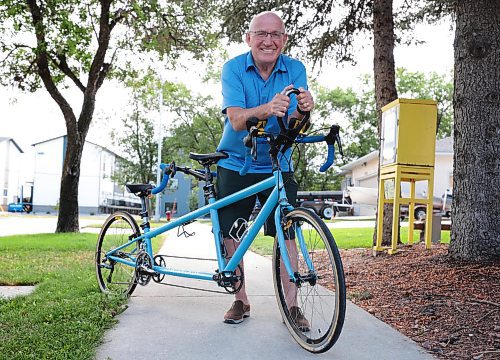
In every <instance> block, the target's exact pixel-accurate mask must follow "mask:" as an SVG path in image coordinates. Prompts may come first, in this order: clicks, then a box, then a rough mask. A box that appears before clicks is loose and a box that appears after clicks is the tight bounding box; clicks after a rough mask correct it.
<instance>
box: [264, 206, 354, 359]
mask: <svg viewBox="0 0 500 360" xmlns="http://www.w3.org/2000/svg"><path fill="white" fill-rule="evenodd" d="M283 223H284V224H285V226H284V232H285V238H291V239H293V240H286V243H287V251H288V256H289V259H290V262H291V264H292V268H293V269H294V272H295V273H296V274H298V276H299V278H300V279H301V280H300V281H299V282H298V283H293V282H291V281H290V278H289V276H288V273H287V271H286V269H285V266H284V263H283V262H282V259H281V252H280V247H279V244H278V241H277V240H275V242H274V251H273V275H274V276H273V278H274V289H275V292H276V298H277V301H278V307H279V309H280V312H281V315H282V317H283V322H284V323H285V325H286V326H287V328H288V330H289V331H290V333H291V334H292V337H293V338H294V339H295V341H297V342H298V343H299V345H300V346H302V347H303V348H304V349H306V350H308V351H310V352H313V353H322V352H325V351H327V350H328V349H330V348H331V347H332V346H333V344H335V342H336V341H337V339H338V338H339V336H340V333H341V331H342V326H343V324H344V317H345V309H346V289H345V281H344V272H343V268H342V262H341V259H340V254H339V252H338V249H337V246H336V244H335V241H334V239H333V236H332V234H331V232H330V230H329V229H328V227H327V226H326V224H325V223H324V222H323V221H322V220H321V219H320V218H319V217H318V216H317V215H316V214H315V213H313V212H312V211H309V210H308V209H305V208H297V209H294V210H292V211H290V212H289V213H288V214H287V215H286V216H285V218H284V221H283Z"/></svg>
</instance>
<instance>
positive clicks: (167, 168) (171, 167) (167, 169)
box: [151, 162, 175, 195]
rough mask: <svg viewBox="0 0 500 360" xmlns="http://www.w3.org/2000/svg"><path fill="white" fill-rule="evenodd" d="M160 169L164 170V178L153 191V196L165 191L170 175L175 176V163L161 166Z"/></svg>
mask: <svg viewBox="0 0 500 360" xmlns="http://www.w3.org/2000/svg"><path fill="white" fill-rule="evenodd" d="M160 169H161V170H163V178H162V179H161V183H160V184H159V185H158V186H157V187H155V188H153V189H151V194H152V195H156V194H158V193H159V192H162V191H163V190H164V189H165V187H166V186H167V183H168V179H169V178H170V174H172V176H173V175H174V174H175V162H172V164H160Z"/></svg>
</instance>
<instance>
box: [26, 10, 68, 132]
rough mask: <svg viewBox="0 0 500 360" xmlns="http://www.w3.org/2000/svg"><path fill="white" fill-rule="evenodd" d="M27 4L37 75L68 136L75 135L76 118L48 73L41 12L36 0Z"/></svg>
mask: <svg viewBox="0 0 500 360" xmlns="http://www.w3.org/2000/svg"><path fill="white" fill-rule="evenodd" d="M27 3H28V8H29V10H30V13H31V19H32V23H33V28H34V29H35V34H36V42H37V51H36V60H35V61H36V65H37V67H38V75H39V76H40V78H41V79H42V82H43V84H44V85H45V88H46V89H47V91H48V93H49V94H50V96H51V97H52V98H53V99H54V101H55V102H56V103H57V105H59V108H60V109H61V111H62V112H63V115H64V120H65V121H66V128H67V130H68V135H69V134H70V133H75V132H76V131H77V128H76V117H75V114H74V113H73V109H72V108H71V106H70V105H69V103H68V102H67V101H66V99H65V98H64V96H62V94H61V93H60V92H59V90H58V89H57V86H56V84H55V83H54V80H53V78H52V75H51V73H50V69H49V60H48V54H47V42H46V40H45V27H44V25H43V16H42V12H41V11H40V7H39V6H38V5H37V3H36V0H27Z"/></svg>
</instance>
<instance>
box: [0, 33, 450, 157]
mask: <svg viewBox="0 0 500 360" xmlns="http://www.w3.org/2000/svg"><path fill="white" fill-rule="evenodd" d="M415 34H416V38H417V39H419V40H423V41H424V43H423V44H419V45H411V46H399V47H396V49H395V52H394V56H395V61H396V66H397V67H404V68H406V69H408V70H410V71H421V72H430V71H435V72H437V73H440V74H444V73H448V72H450V71H452V69H453V36H454V35H453V32H452V31H451V30H450V25H449V23H441V24H438V25H432V26H431V25H420V26H418V27H417V28H416V30H415ZM360 42H361V41H360ZM247 50H248V47H247V46H246V45H245V44H241V45H240V46H232V47H231V48H229V49H228V52H229V55H230V57H232V56H235V55H238V54H240V53H242V52H245V51H247ZM356 60H357V64H356V65H355V66H350V65H346V66H342V67H339V68H337V67H335V66H333V65H331V64H330V65H327V66H324V67H323V68H322V69H321V72H319V73H312V71H311V69H308V71H309V75H310V77H316V78H317V80H318V82H319V83H320V85H322V86H325V87H328V88H334V87H336V86H340V87H343V88H346V87H353V88H354V89H356V87H357V86H359V84H360V82H359V77H360V76H361V75H362V74H366V73H372V71H373V48H372V43H371V41H366V46H364V48H362V49H360V50H359V51H358V53H357V56H356ZM306 67H307V66H306ZM163 76H164V78H165V77H166V79H168V80H170V81H182V82H184V83H185V84H186V85H187V86H188V87H190V88H191V89H192V90H193V91H197V90H198V89H200V88H203V89H205V91H207V88H206V86H205V85H203V87H201V85H200V84H201V76H202V74H200V73H196V72H195V71H191V72H186V71H181V72H177V73H175V72H169V73H166V74H163ZM208 91H209V92H211V93H213V94H214V95H215V96H214V98H215V99H216V101H217V99H220V84H217V83H215V84H212V88H210V89H208ZM63 93H64V94H65V95H67V96H68V98H69V99H70V103H71V104H72V106H73V109H74V111H75V113H76V114H78V112H79V108H80V102H81V93H80V92H79V90H72V91H63ZM313 95H314V94H313ZM127 96H128V92H127V91H126V90H125V89H123V87H120V86H119V85H118V84H117V83H116V82H105V83H104V84H103V86H102V88H101V89H100V90H99V92H98V94H97V101H96V110H95V115H94V120H93V122H92V124H91V129H90V131H89V135H88V137H87V140H89V141H93V142H95V143H97V144H99V145H102V146H105V147H112V143H111V140H110V136H109V134H110V132H111V130H112V128H113V127H115V128H116V127H119V124H120V121H119V119H120V116H121V115H122V114H123V113H124V112H126V111H127V109H128V106H129V99H128V97H127ZM156 116H158V115H156ZM168 121H169V120H168V114H163V116H162V123H164V124H167V126H168ZM65 133H66V127H65V124H64V118H63V117H62V114H61V111H60V110H59V108H58V107H57V105H56V104H55V102H54V100H53V99H52V98H51V97H50V96H49V95H48V93H47V91H46V90H44V89H41V90H38V91H37V92H35V93H32V94H25V93H20V92H19V91H17V90H15V89H12V88H1V87H0V137H11V138H13V139H14V140H15V141H16V142H17V143H18V144H19V145H20V147H21V148H22V149H23V151H24V152H25V155H24V158H25V159H24V161H25V162H26V164H28V165H27V166H30V165H29V164H30V163H32V161H33V158H34V152H33V147H32V146H31V145H32V144H34V143H36V142H40V141H44V140H48V139H51V138H54V137H58V136H61V135H64V134H65Z"/></svg>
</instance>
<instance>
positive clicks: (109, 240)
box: [95, 211, 140, 296]
mask: <svg viewBox="0 0 500 360" xmlns="http://www.w3.org/2000/svg"><path fill="white" fill-rule="evenodd" d="M139 235H140V230H139V226H138V225H137V222H136V221H135V220H134V218H133V217H132V216H131V215H130V214H128V213H126V212H121V211H120V212H116V213H114V214H112V215H111V216H109V217H108V218H107V219H106V221H105V222H104V225H103V226H102V228H101V232H100V234H99V238H98V241H97V248H96V253H95V265H96V275H97V282H98V284H99V288H100V289H101V291H102V292H104V293H109V294H113V295H125V296H130V295H131V294H132V292H133V291H134V290H135V287H136V286H137V282H136V276H135V266H130V265H127V264H123V263H121V262H118V261H115V260H111V259H109V258H108V257H107V256H106V253H108V252H109V251H111V250H113V249H116V248H118V247H120V246H122V245H125V244H127V243H128V242H129V241H130V240H132V239H134V238H136V237H138V236H139ZM138 252H139V248H138V244H137V242H132V243H131V244H129V245H127V246H125V247H123V248H122V249H120V250H117V251H114V252H113V253H112V255H113V256H115V257H118V258H121V259H123V260H126V261H129V262H133V263H134V264H135V260H136V257H137V253H138Z"/></svg>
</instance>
